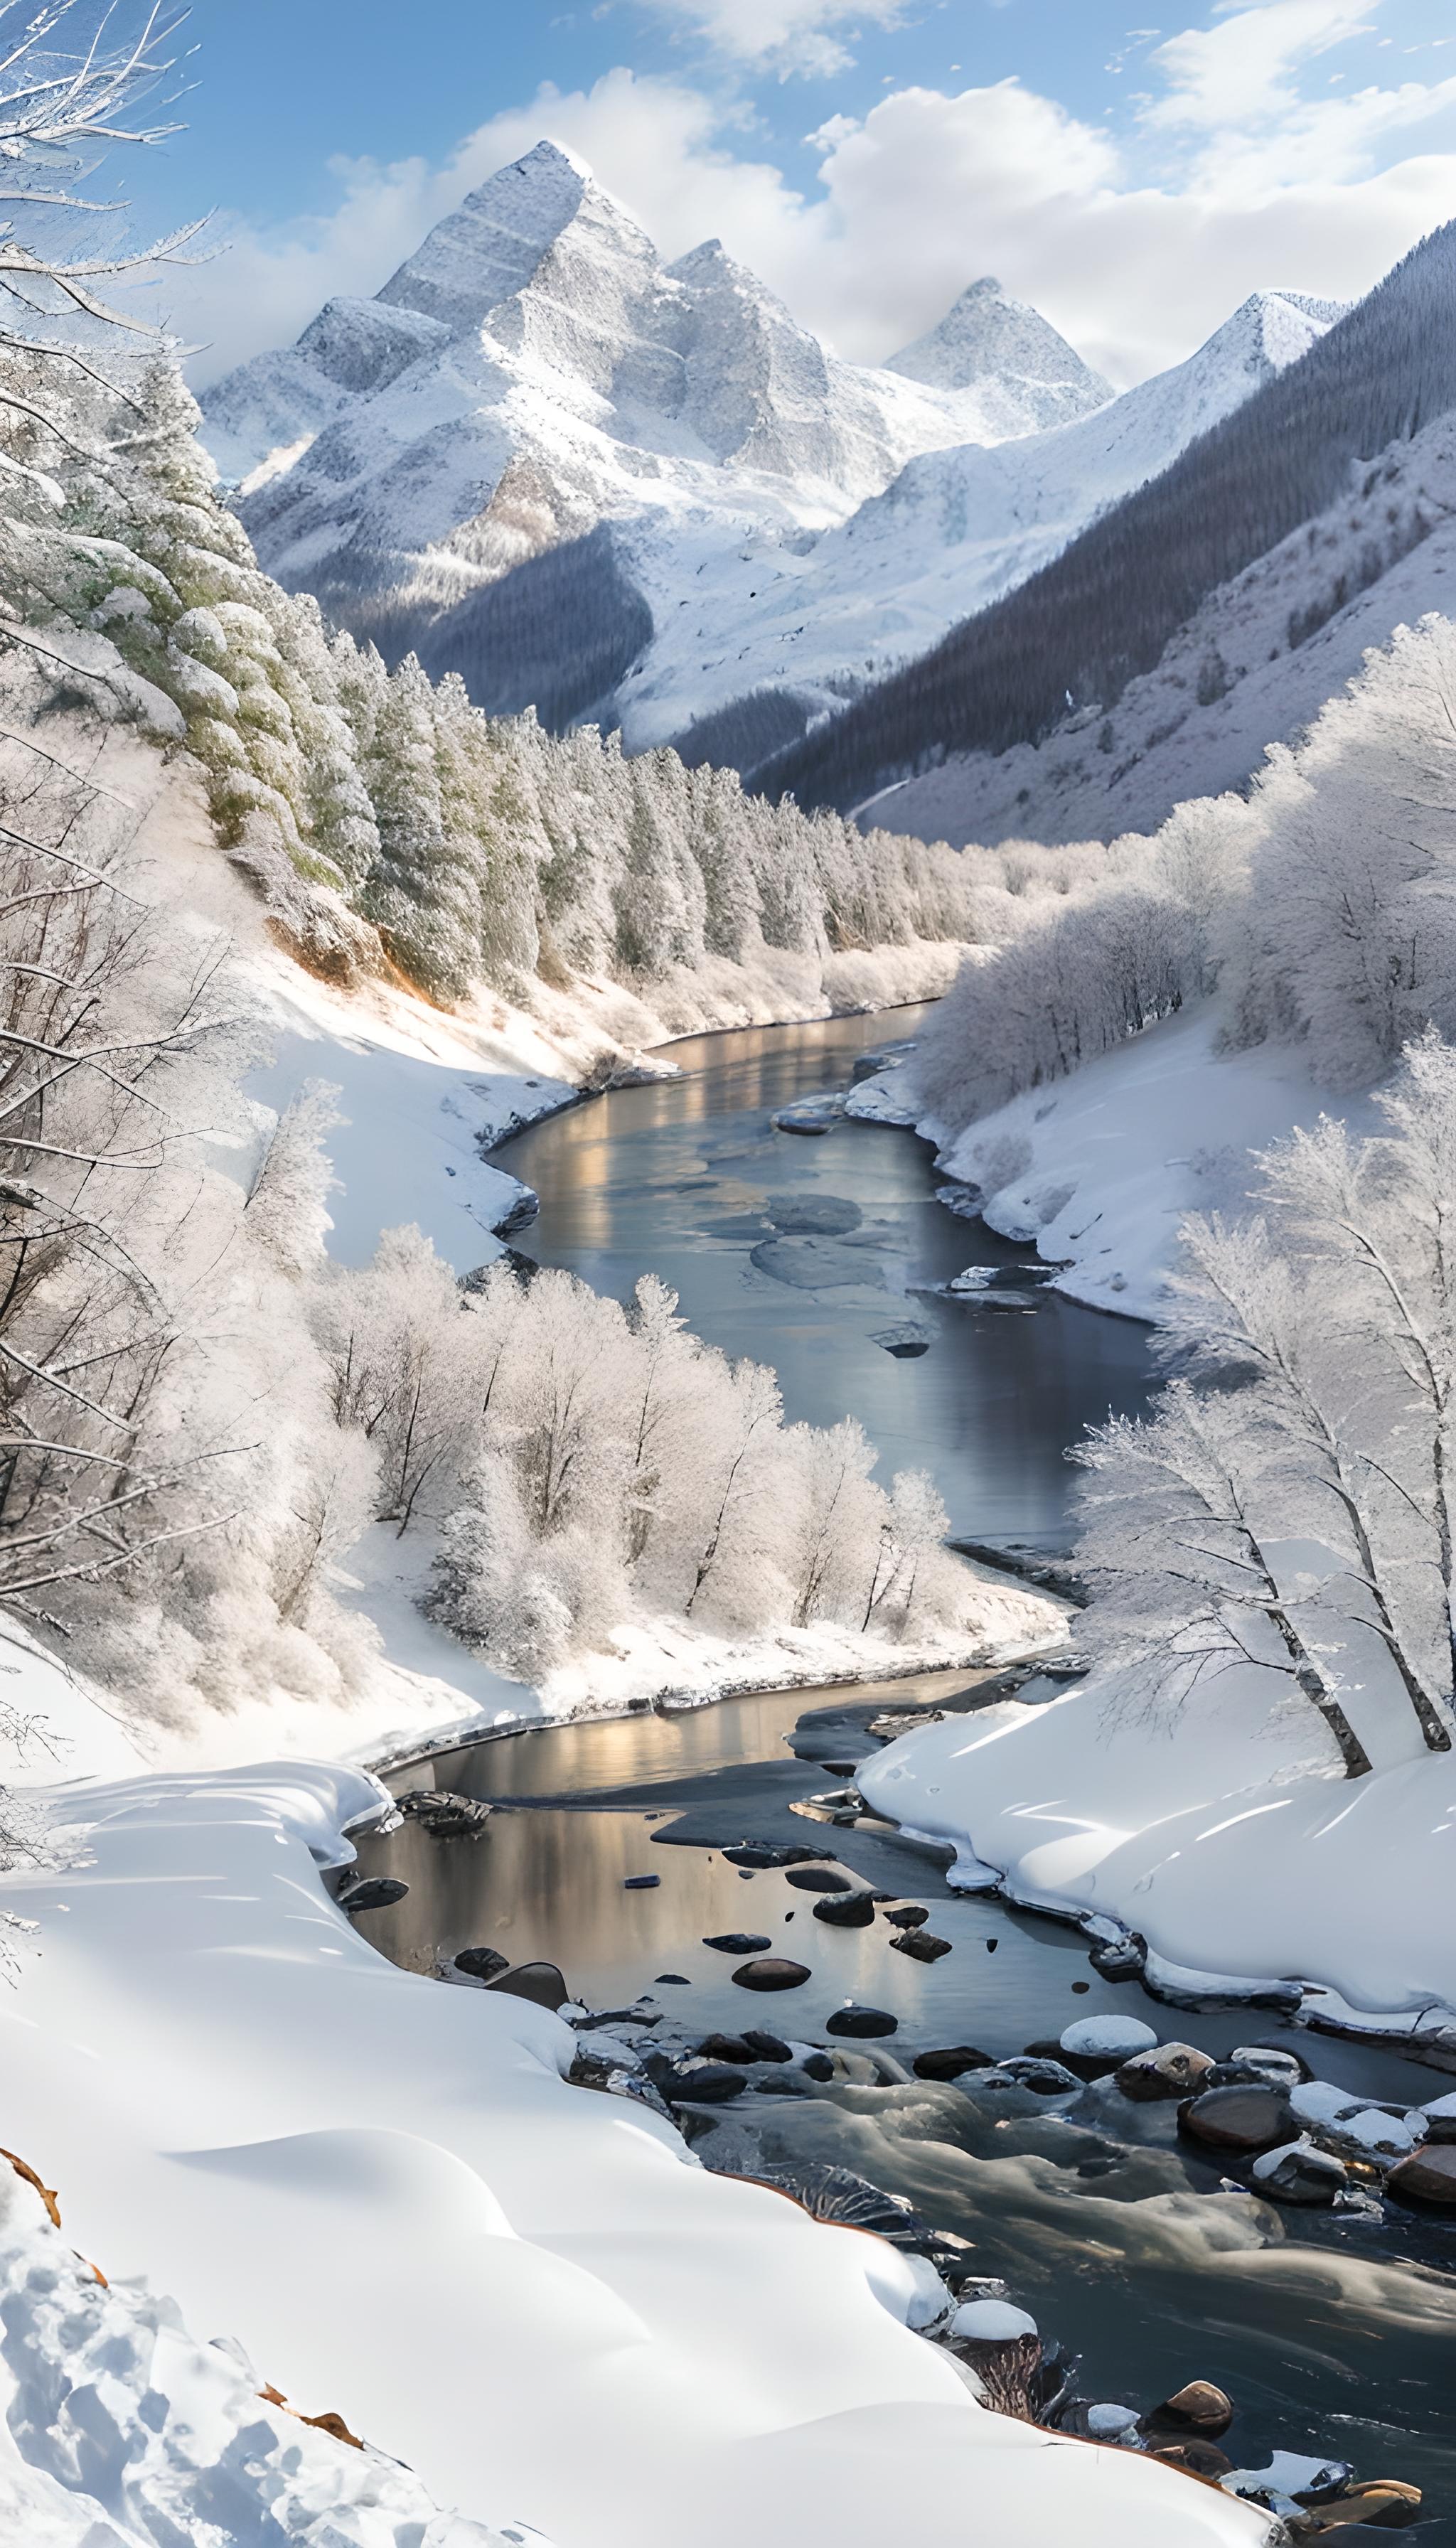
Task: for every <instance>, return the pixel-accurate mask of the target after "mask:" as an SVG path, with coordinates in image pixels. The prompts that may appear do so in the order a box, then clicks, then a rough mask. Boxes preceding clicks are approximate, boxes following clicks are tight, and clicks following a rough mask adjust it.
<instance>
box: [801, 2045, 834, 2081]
mask: <svg viewBox="0 0 1456 2548" xmlns="http://www.w3.org/2000/svg"><path fill="white" fill-rule="evenodd" d="M799 2068H800V2069H801V2070H802V2072H803V2074H804V2076H805V2078H806V2079H817V2080H818V2082H819V2084H820V2086H821V2087H823V2085H824V2083H825V2081H826V2080H829V2079H832V2078H833V2077H834V2063H833V2062H832V2061H831V2060H830V2057H829V2055H828V2053H827V2052H806V2053H805V2054H804V2057H803V2059H802V2061H801V2062H800V2063H799Z"/></svg>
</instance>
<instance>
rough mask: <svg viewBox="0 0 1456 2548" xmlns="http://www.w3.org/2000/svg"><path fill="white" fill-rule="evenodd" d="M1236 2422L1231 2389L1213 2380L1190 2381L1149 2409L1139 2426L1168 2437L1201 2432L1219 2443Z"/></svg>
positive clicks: (1205, 2438) (1174, 2438)
mask: <svg viewBox="0 0 1456 2548" xmlns="http://www.w3.org/2000/svg"><path fill="white" fill-rule="evenodd" d="M1232 2421H1233V2401H1232V2399H1231V2398H1230V2397H1229V2394H1228V2391H1227V2390H1224V2389H1219V2388H1216V2387H1215V2385H1214V2383H1213V2381H1212V2380H1190V2381H1188V2382H1187V2384H1186V2386H1185V2387H1183V2388H1182V2389H1175V2390H1174V2392H1173V2395H1172V2397H1171V2398H1165V2399H1164V2400H1163V2402H1162V2405H1161V2406H1160V2407H1152V2408H1149V2410H1148V2412H1147V2413H1146V2414H1145V2415H1144V2416H1143V2417H1142V2419H1141V2423H1140V2427H1139V2429H1140V2430H1141V2431H1142V2432H1144V2433H1146V2434H1148V2435H1149V2436H1157V2435H1161V2436H1164V2437H1165V2438H1167V2439H1168V2440H1176V2439H1178V2438H1179V2437H1180V2436H1182V2435H1185V2434H1188V2433H1198V2434H1200V2435H1201V2436H1202V2438H1203V2439H1204V2440H1205V2441H1211V2442H1216V2441H1217V2440H1218V2438H1219V2435H1220V2434H1221V2433H1227V2432H1228V2430H1229V2425H1230V2424H1231V2423H1232Z"/></svg>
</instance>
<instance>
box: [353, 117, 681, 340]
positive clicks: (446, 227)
mask: <svg viewBox="0 0 1456 2548" xmlns="http://www.w3.org/2000/svg"><path fill="white" fill-rule="evenodd" d="M584 220H585V224H586V226H587V227H589V228H591V229H592V230H594V231H595V232H597V233H598V234H600V233H602V232H604V233H606V234H607V235H608V236H609V237H620V239H621V240H622V242H623V243H624V244H627V243H630V245H631V246H633V247H637V246H640V247H646V248H647V249H648V252H649V254H651V252H652V251H651V247H650V243H649V242H648V241H647V240H646V239H645V238H644V236H643V233H642V231H641V230H639V229H638V228H637V226H636V224H635V223H634V222H633V221H632V219H631V217H630V215H629V214H627V213H625V212H624V211H623V210H622V208H621V206H620V205H619V204H617V203H616V202H615V201H614V199H613V198H612V197H611V196H610V195H608V194H607V193H606V191H605V189H604V188H603V187H600V186H598V185H597V183H596V180H595V178H594V177H593V176H592V171H591V169H590V168H589V167H588V165H587V163H586V161H585V160H584V159H579V158H578V157H577V156H576V154H575V152H574V151H570V150H566V149H563V147H562V145H561V144H560V142H556V141H538V142H537V144H536V146H535V148H534V150H528V151H527V152H526V155H525V157H524V158H523V159H515V160H512V161H511V163H510V165H509V166H508V167H506V168H498V169H497V170H496V173H495V175H494V176H491V177H488V178H487V179H486V180H485V183H484V184H483V185H480V186H477V188H476V190H475V192H474V194H471V195H467V196H466V199H465V201H464V203H463V204H462V205H461V206H460V207H459V209H458V211H456V212H453V213H450V214H447V216H446V218H445V219H444V220H443V221H442V222H437V223H436V224H435V227H434V228H433V229H432V230H431V231H430V232H429V235H428V237H427V238H425V239H424V240H423V241H422V242H421V244H420V245H419V246H418V247H417V248H416V249H415V251H414V253H413V255H412V256H409V257H407V258H406V260H405V262H404V264H403V265H402V266H400V267H399V268H398V269H397V271H396V272H395V273H394V274H392V275H391V277H390V279H389V281H388V283H387V284H385V286H384V288H383V290H382V291H381V292H380V294H379V296H378V298H379V300H380V301H381V302H383V303H385V304H386V305H389V306H392V307H395V308H399V309H405V310H413V311H416V312H418V313H420V314H421V315H422V316H424V317H426V318H436V319H439V320H442V321H443V322H444V324H445V325H446V326H448V327H449V328H450V329H451V330H452V331H453V332H455V333H460V332H463V331H464V330H465V329H467V328H471V327H475V326H479V324H480V322H481V320H482V319H483V318H485V317H486V316H487V314H488V312H490V311H492V310H495V309H497V308H498V307H499V306H500V303H501V302H503V301H508V300H510V299H512V298H513V297H514V296H515V295H516V294H517V293H520V292H523V291H524V290H525V289H526V287H527V285H528V284H530V283H531V281H532V280H533V278H534V277H535V275H536V274H537V273H538V272H539V270H540V267H541V265H542V263H543V261H544V259H545V258H546V257H547V256H549V255H550V253H551V251H552V249H553V248H555V247H556V246H557V244H558V243H559V241H560V240H561V238H562V235H563V233H564V232H565V231H566V230H568V229H569V228H570V227H573V226H574V225H576V224H578V223H579V222H582V221H584Z"/></svg>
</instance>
